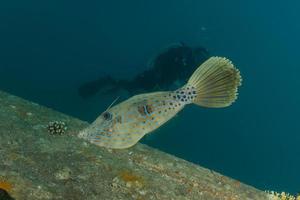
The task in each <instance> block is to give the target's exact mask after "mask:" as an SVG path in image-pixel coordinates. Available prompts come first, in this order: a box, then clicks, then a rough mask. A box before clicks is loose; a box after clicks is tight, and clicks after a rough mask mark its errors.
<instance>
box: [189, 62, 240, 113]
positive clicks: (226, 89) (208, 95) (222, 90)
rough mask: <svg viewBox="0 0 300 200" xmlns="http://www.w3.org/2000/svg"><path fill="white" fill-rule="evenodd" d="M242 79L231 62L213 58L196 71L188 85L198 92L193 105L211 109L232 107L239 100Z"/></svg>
mask: <svg viewBox="0 0 300 200" xmlns="http://www.w3.org/2000/svg"><path fill="white" fill-rule="evenodd" d="M241 82H242V78H241V76H240V72H239V70H238V69H236V68H235V67H234V65H233V64H232V63H231V61H230V60H228V59H226V58H222V57H211V58H209V59H208V60H207V61H205V62H204V63H203V64H202V65H200V66H199V67H198V69H196V71H195V72H194V73H193V74H192V76H191V77H190V79H189V80H188V85H189V86H192V87H193V88H194V89H195V91H196V96H195V98H193V101H192V102H193V103H195V104H197V105H200V106H204V107H211V108H221V107H226V106H229V105H231V104H232V103H233V102H234V101H235V100H236V98H237V95H238V93H237V89H238V87H239V86H240V85H241Z"/></svg>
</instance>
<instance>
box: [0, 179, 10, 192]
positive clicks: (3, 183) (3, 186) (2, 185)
mask: <svg viewBox="0 0 300 200" xmlns="http://www.w3.org/2000/svg"><path fill="white" fill-rule="evenodd" d="M12 188H13V186H12V184H11V183H9V182H7V181H3V180H0V189H2V190H5V191H7V192H10V191H11V189H12Z"/></svg>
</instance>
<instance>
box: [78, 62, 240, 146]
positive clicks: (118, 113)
mask: <svg viewBox="0 0 300 200" xmlns="http://www.w3.org/2000/svg"><path fill="white" fill-rule="evenodd" d="M240 85H241V76H240V73H239V70H238V69H236V68H235V67H234V66H233V64H232V63H231V61H230V60H228V59H226V58H222V57H211V58H209V59H208V60H207V61H205V62H204V63H203V64H202V65H200V66H199V67H198V68H197V69H196V71H195V72H194V73H193V74H192V76H191V77H190V79H189V80H188V82H187V84H186V85H184V86H183V87H181V88H179V89H177V90H175V91H163V92H153V93H146V94H140V95H136V96H133V97H131V98H129V99H128V100H125V101H123V102H121V103H119V104H117V105H115V106H112V107H111V108H109V109H107V110H106V111H105V112H103V113H102V114H101V115H100V116H99V117H98V118H97V119H96V120H95V121H94V122H93V123H92V124H91V125H89V126H88V127H87V128H85V129H84V130H82V131H81V132H79V134H78V136H79V137H80V138H84V139H86V140H88V141H89V142H91V143H93V144H96V145H98V146H103V147H107V148H113V149H123V148H128V147H131V146H133V145H134V144H136V143H137V142H138V141H139V140H140V139H141V138H142V137H143V136H144V135H146V134H148V133H150V132H152V131H153V130H155V129H157V128H158V127H160V126H161V125H163V124H164V123H166V122H167V121H168V120H170V119H171V118H173V117H174V116H175V115H176V114H177V113H178V112H179V111H181V110H182V109H183V108H184V107H185V106H186V105H188V104H193V103H194V104H197V105H200V106H204V107H212V108H219V107H226V106H229V105H231V104H232V103H233V102H234V101H235V100H236V98H237V89H238V86H240Z"/></svg>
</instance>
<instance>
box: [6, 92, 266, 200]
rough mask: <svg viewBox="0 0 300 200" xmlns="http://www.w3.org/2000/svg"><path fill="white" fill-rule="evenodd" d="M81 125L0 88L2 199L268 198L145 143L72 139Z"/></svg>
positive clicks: (226, 199) (197, 199)
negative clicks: (110, 144)
mask: <svg viewBox="0 0 300 200" xmlns="http://www.w3.org/2000/svg"><path fill="white" fill-rule="evenodd" d="M54 122H55V123H54ZM49 124H50V125H49ZM53 124H60V125H61V127H62V128H63V129H64V130H63V131H62V133H61V134H55V133H60V131H57V130H55V131H53V130H54V128H57V127H54V128H53V127H49V126H51V125H53ZM64 125H65V126H67V128H66V127H64ZM87 125H88V123H86V122H83V121H81V120H79V119H76V118H73V117H70V116H67V115H65V114H62V113H59V112H57V111H54V110H52V109H49V108H45V107H43V106H40V105H38V104H36V103H32V102H30V101H26V100H23V99H21V98H19V97H16V96H13V95H10V94H8V93H6V92H1V91H0V199H1V200H2V199H16V200H27V199H28V200H35V199H43V200H47V199H51V200H52V199H53V200H63V199H70V200H77V199H78V200H79V199H80V200H83V199H88V200H218V199H219V200H260V199H262V200H265V199H269V195H268V194H266V193H265V192H262V191H260V190H258V189H255V188H253V187H251V186H248V185H245V184H243V183H241V182H239V181H237V180H233V179H231V178H229V177H226V176H223V175H221V174H219V173H217V172H214V171H212V170H209V169H205V168H203V167H200V166H198V165H195V164H192V163H190V162H187V161H185V160H183V159H179V158H176V157H174V156H172V155H169V154H166V153H164V152H161V151H158V150H156V149H153V148H150V147H148V146H146V145H143V144H137V145H135V146H134V147H132V148H129V149H125V150H108V149H105V148H100V147H97V146H94V145H92V144H89V143H87V142H85V141H83V140H82V139H80V138H77V137H76V133H78V130H81V129H82V128H84V127H85V126H87ZM58 128H59V127H58Z"/></svg>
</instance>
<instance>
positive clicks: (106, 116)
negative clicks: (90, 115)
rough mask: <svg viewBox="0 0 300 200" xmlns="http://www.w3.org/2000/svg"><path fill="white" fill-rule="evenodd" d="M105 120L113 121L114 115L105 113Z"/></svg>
mask: <svg viewBox="0 0 300 200" xmlns="http://www.w3.org/2000/svg"><path fill="white" fill-rule="evenodd" d="M103 118H104V119H105V120H111V119H112V114H111V113H110V112H104V113H103Z"/></svg>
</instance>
